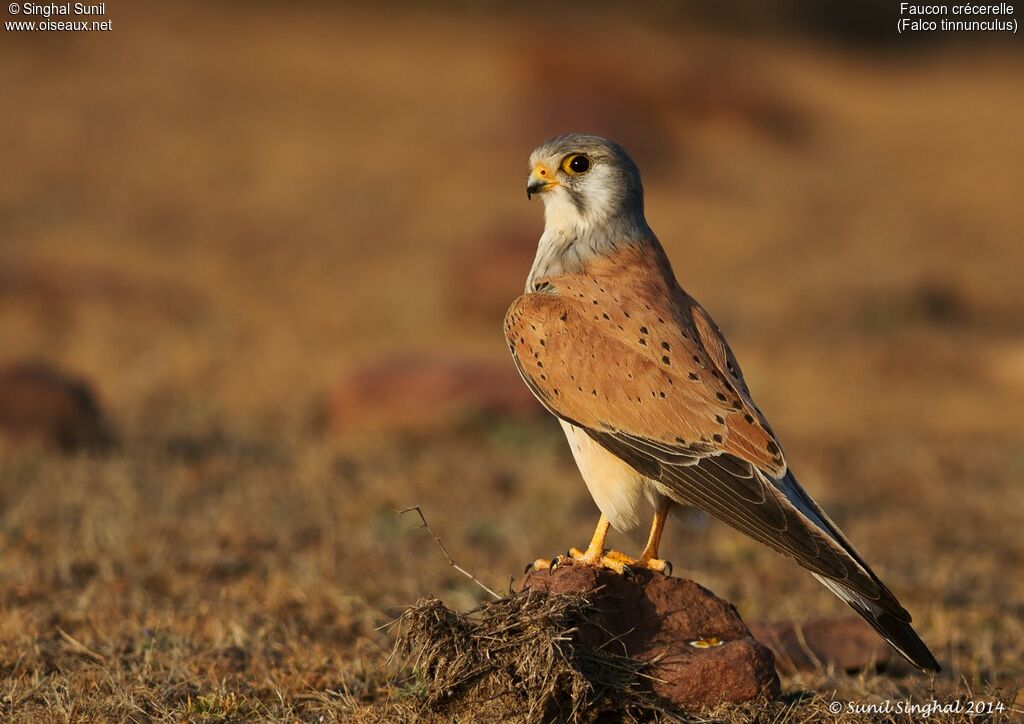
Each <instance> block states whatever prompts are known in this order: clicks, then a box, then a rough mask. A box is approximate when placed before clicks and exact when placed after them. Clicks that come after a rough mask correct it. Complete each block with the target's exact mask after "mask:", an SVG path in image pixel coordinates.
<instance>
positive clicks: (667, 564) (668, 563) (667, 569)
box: [663, 561, 672, 578]
mask: <svg viewBox="0 0 1024 724" xmlns="http://www.w3.org/2000/svg"><path fill="white" fill-rule="evenodd" d="M663 573H664V574H665V575H666V576H668V577H669V578H671V577H672V561H665V570H664V571H663Z"/></svg>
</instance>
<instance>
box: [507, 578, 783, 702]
mask: <svg viewBox="0 0 1024 724" xmlns="http://www.w3.org/2000/svg"><path fill="white" fill-rule="evenodd" d="M520 587H521V588H531V589H533V590H536V591H546V592H548V593H553V594H560V593H584V594H586V596H587V598H588V600H589V601H590V602H591V603H592V604H593V607H594V610H595V615H594V617H593V618H591V620H590V622H589V624H588V625H584V626H581V627H580V628H579V630H578V632H577V634H576V636H577V637H578V640H579V641H580V642H581V643H583V644H586V645H590V646H601V645H608V646H615V647H617V649H620V650H621V651H622V652H623V653H624V654H625V655H627V656H629V657H630V658H632V659H634V660H636V661H644V662H649V666H648V668H647V669H645V671H644V673H645V675H646V676H649V677H651V678H650V679H646V678H645V679H644V680H643V684H645V685H649V686H650V689H651V691H653V692H654V693H655V694H657V695H658V696H660V697H662V698H664V699H666V700H667V701H669V702H671V703H673V704H675V705H677V706H680V707H683V708H686V709H696V708H704V707H711V706H716V705H718V704H722V703H738V702H742V701H750V700H752V699H759V698H776V697H778V696H779V678H778V675H777V674H776V673H775V665H774V661H773V658H772V653H771V651H770V650H769V649H768V648H767V647H766V646H764V645H763V644H761V643H759V642H758V641H757V640H755V639H754V637H753V636H751V634H750V630H749V629H748V628H747V627H746V626H745V625H744V623H743V620H742V619H741V618H740V615H739V613H737V611H736V608H735V606H733V605H732V604H731V603H728V602H726V601H723V600H722V599H720V598H718V597H717V596H715V595H714V594H713V593H711V592H710V591H708V590H707V589H706V588H703V587H702V586H700V585H698V584H696V583H694V582H693V581H688V580H686V579H682V578H671V577H669V576H664V575H661V574H655V573H650V572H646V571H643V572H639V573H636V574H634V575H631V576H628V577H627V576H622V575H619V574H616V573H613V572H611V571H607V570H601V569H596V568H589V567H584V566H573V565H566V566H562V567H560V568H557V569H555V570H554V571H534V572H531V573H529V574H527V575H526V576H525V577H524V578H523V580H522V581H521V582H520Z"/></svg>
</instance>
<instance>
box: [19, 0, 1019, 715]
mask: <svg viewBox="0 0 1024 724" xmlns="http://www.w3.org/2000/svg"><path fill="white" fill-rule="evenodd" d="M105 17H106V18H107V19H111V20H113V30H112V31H111V32H107V33H58V32H49V33H39V32H36V33H29V32H21V33H16V32H5V33H4V34H3V36H2V38H0V67H2V68H3V72H2V73H0V98H2V99H3V110H2V111H0V139H2V140H0V143H2V148H3V154H2V162H0V163H2V167H3V173H2V174H0V555H2V560H3V565H2V566H0V596H2V599H3V605H2V608H0V680H2V681H3V686H2V688H3V691H4V692H5V693H4V698H3V701H0V707H6V709H4V710H5V711H8V712H21V713H26V712H28V713H31V712H37V713H39V712H43V711H46V712H48V713H49V715H53V716H58V717H60V716H67V717H74V716H75V715H76V714H77V715H81V714H83V713H89V712H91V713H93V714H97V713H99V712H104V713H110V712H113V713H115V714H116V715H118V716H137V715H140V712H141V713H145V714H146V715H148V716H192V717H203V716H210V717H217V716H221V715H224V716H225V717H227V718H233V717H239V718H246V717H248V716H262V717H270V718H278V717H279V718H283V719H287V718H289V717H293V716H296V717H303V716H307V715H310V714H311V713H316V712H321V713H326V714H327V715H330V716H335V717H339V716H340V717H347V716H352V715H354V713H357V712H362V713H363V714H365V713H366V711H367V709H366V707H368V706H373V705H375V704H379V702H380V701H381V700H382V699H386V697H387V696H388V692H390V691H391V690H392V689H393V688H394V682H392V681H391V680H390V679H389V678H388V675H387V673H386V672H385V670H383V669H382V668H381V662H382V661H383V659H384V658H386V655H387V652H388V651H389V650H390V640H389V638H388V635H387V633H386V632H384V631H379V630H377V628H376V627H377V626H380V625H381V624H383V623H386V622H387V621H388V620H390V619H391V618H393V617H394V616H395V615H396V613H397V612H398V611H400V610H401V607H402V606H404V605H408V604H409V603H411V602H413V601H415V600H416V599H417V598H418V597H420V596H422V595H426V594H427V593H428V592H435V593H437V594H438V595H440V596H441V597H442V598H443V599H444V600H445V601H446V602H447V603H449V605H452V606H455V607H462V608H466V607H469V606H472V605H475V603H476V602H477V601H479V600H481V598H482V597H485V596H486V594H483V592H482V591H481V590H480V589H479V588H477V587H476V586H475V585H474V584H473V583H472V582H471V581H469V580H467V579H465V578H463V577H462V576H460V575H459V574H458V573H457V572H456V571H454V570H452V569H451V568H450V567H449V566H448V564H447V562H446V561H445V558H444V556H443V554H442V552H441V551H440V550H439V549H438V548H437V547H436V545H435V544H434V543H433V541H432V540H431V539H430V537H429V535H428V534H427V533H426V531H423V530H419V529H417V525H418V523H419V521H418V519H415V520H414V519H410V517H409V516H404V517H403V516H400V515H399V514H397V513H396V511H397V510H398V509H401V508H405V507H406V506H410V505H420V506H422V510H423V512H424V514H425V515H426V517H427V519H428V520H429V521H430V524H431V527H432V528H433V530H434V532H435V533H437V534H438V535H439V536H440V537H441V538H442V539H443V540H444V541H445V543H446V545H447V547H448V549H449V550H450V552H451V553H452V555H453V556H454V557H455V558H456V560H457V561H458V562H459V563H460V564H461V565H462V566H464V567H466V568H468V569H469V570H471V571H472V572H473V573H474V574H475V575H476V576H477V577H479V578H481V579H482V580H484V581H486V582H487V583H488V584H489V585H490V586H491V587H493V588H499V589H502V590H506V589H507V587H508V584H509V580H510V577H514V576H517V575H518V574H519V572H520V571H521V570H522V566H523V564H524V563H525V562H526V561H528V560H532V559H534V558H536V557H537V556H547V555H553V554H555V553H559V552H561V551H563V550H564V549H565V548H566V547H567V546H569V545H579V544H581V543H584V542H585V541H586V540H587V536H589V534H590V532H591V530H592V525H593V522H594V520H595V519H596V515H597V511H596V508H595V507H594V505H593V503H592V502H591V500H590V498H589V496H588V494H587V492H586V489H585V487H584V485H583V483H582V481H581V479H580V478H579V475H578V473H577V471H576V469H575V466H574V465H573V463H572V460H571V457H570V455H569V452H568V448H567V446H566V445H565V442H564V439H563V438H562V436H561V433H560V431H559V430H558V426H557V424H556V423H555V422H554V421H553V419H550V418H549V417H547V416H546V414H545V413H544V412H543V410H542V409H541V408H540V406H539V405H538V404H537V403H535V402H534V401H533V399H532V397H531V396H530V395H529V393H528V391H527V390H526V388H525V386H523V385H522V383H521V382H520V380H519V378H518V375H517V374H516V372H515V369H514V366H513V364H512V362H511V360H510V359H509V358H508V355H507V351H506V349H505V346H504V340H503V336H502V332H501V322H502V317H503V315H504V311H505V309H506V308H507V307H508V305H509V304H510V303H511V301H512V300H513V299H514V298H515V296H516V295H517V294H518V293H519V292H520V291H521V288H522V285H523V282H524V280H525V277H526V274H527V272H528V269H529V266H530V263H531V261H532V258H533V253H534V249H535V244H536V240H537V238H538V237H539V235H540V232H541V229H542V226H543V219H542V212H541V208H540V203H539V202H538V201H537V200H536V199H535V200H534V201H533V202H532V203H528V202H527V200H526V198H525V194H524V192H523V189H524V183H525V181H524V180H525V177H526V173H527V167H526V160H527V157H528V155H529V153H530V151H531V150H532V149H533V148H534V146H536V145H537V144H538V143H539V142H540V141H542V140H544V139H546V138H548V137H550V136H553V135H557V134H559V133H562V132H565V131H569V130H579V131H587V132H593V133H599V134H602V135H607V136H609V137H611V138H613V139H616V140H618V141H619V142H620V143H622V144H623V145H624V146H625V147H626V148H627V150H629V151H630V152H631V154H632V155H633V157H634V158H635V159H636V161H637V163H638V164H639V166H640V169H641V171H642V173H643V175H644V182H645V186H646V190H647V210H648V219H649V221H650V223H651V225H652V227H653V228H654V229H655V231H656V232H657V234H658V235H659V237H660V239H661V241H662V242H663V244H664V245H665V247H666V249H667V251H668V254H669V256H670V257H671V259H672V261H673V264H674V267H675V270H676V273H677V275H678V277H679V279H680V282H681V284H682V285H683V287H684V288H685V289H687V291H689V292H690V293H691V294H692V295H694V296H695V297H696V298H698V299H699V300H701V301H702V303H703V304H704V306H705V307H706V308H707V309H708V310H709V311H710V312H711V313H712V314H713V315H714V316H715V318H716V320H717V321H718V323H719V325H720V326H721V327H722V328H723V329H724V331H725V332H726V334H727V335H728V336H729V339H730V340H731V343H732V346H733V349H734V350H735V352H736V353H737V355H738V357H739V359H740V360H741V363H742V365H743V367H744V371H745V373H746V376H747V380H748V382H749V383H750V387H751V389H752V390H753V393H754V395H755V398H756V399H757V401H758V402H759V403H760V406H761V408H762V409H763V411H764V412H765V414H766V415H767V417H768V419H769V420H771V422H772V424H773V426H774V428H775V430H776V432H777V433H778V435H779V436H780V438H781V440H782V441H783V444H784V445H785V447H786V451H787V454H788V457H789V459H790V461H791V464H792V466H793V467H794V469H795V470H796V471H797V473H798V475H799V476H800V477H801V479H802V480H803V481H804V485H805V486H806V487H807V488H808V489H809V490H810V492H811V493H812V495H814V496H815V497H816V498H817V499H818V501H819V502H820V503H821V504H822V505H823V506H824V507H825V508H826V510H828V511H829V512H830V513H831V514H832V516H833V517H834V518H835V519H836V520H837V521H838V522H839V524H840V525H841V526H843V528H844V529H845V530H846V532H847V534H848V535H849V537H850V538H851V539H852V540H853V541H854V542H855V543H856V544H857V545H858V547H859V548H860V550H861V552H862V553H863V554H864V555H865V557H866V558H867V559H868V560H869V561H871V562H872V563H873V564H874V566H875V568H876V570H877V571H878V573H879V574H880V575H881V576H882V577H883V578H884V579H885V580H886V581H887V582H889V584H890V586H891V587H892V588H893V590H894V591H895V592H896V593H897V595H899V596H900V598H901V599H902V600H903V602H904V604H905V605H906V606H907V608H909V609H910V610H911V611H912V612H913V614H914V616H915V621H916V622H918V623H919V626H918V628H919V631H920V632H921V633H922V636H923V637H924V638H925V640H926V641H928V643H929V644H930V645H931V646H932V648H933V650H934V651H935V653H936V655H937V656H938V658H939V659H940V661H941V662H942V663H943V665H944V666H945V668H946V671H945V673H944V674H943V675H942V676H941V677H940V679H939V680H938V684H937V686H938V687H939V688H938V691H939V692H940V693H942V695H943V696H947V697H951V696H955V695H959V694H963V693H964V692H966V691H973V692H975V693H979V692H989V693H990V694H991V695H992V696H994V697H1001V698H1002V700H1003V701H1005V702H1006V703H1007V704H1009V703H1010V701H1011V700H1012V698H1013V696H1014V692H1016V690H1017V689H1018V688H1019V687H1020V682H1021V677H1022V675H1024V665H1022V652H1024V630H1022V629H1024V627H1022V624H1021V620H1022V614H1024V608H1022V601H1024V533H1022V526H1024V488H1022V486H1021V484H1020V483H1021V478H1022V475H1024V445H1022V439H1024V438H1022V433H1024V407H1022V404H1024V292H1022V286H1021V284H1022V282H1021V270H1022V269H1024V244H1022V241H1024V239H1022V227H1021V191H1022V184H1021V180H1022V175H1021V161H1022V159H1024V136H1022V135H1021V133H1020V129H1021V128H1022V127H1024V85H1022V84H1021V82H1020V78H1021V72H1022V70H1024V56H1022V54H1021V52H1020V43H1019V41H1018V40H1017V39H1016V38H1015V37H1013V36H1003V35H997V34H992V33H989V34H976V35H964V34H961V35H952V34H941V35H940V34H933V35H932V36H931V37H929V38H925V39H920V38H910V37H908V36H899V35H897V34H896V32H895V27H894V25H895V22H896V18H897V17H898V3H888V2H868V3H848V4H846V5H845V6H844V5H841V4H839V3H830V4H824V5H823V4H821V3H813V2H800V1H795V0H794V1H791V2H784V3H773V4H772V6H771V9H769V6H767V5H763V4H761V3H753V2H741V1H737V2H724V3H715V4H714V6H713V8H712V7H711V6H709V5H707V4H703V3H696V2H691V3H679V4H676V3H668V2H649V3H639V4H636V5H633V6H630V8H629V9H625V8H624V7H623V6H620V5H618V4H615V3H582V2H581V3H567V4H558V3H542V4H532V5H529V6H524V5H521V4H503V3H502V4H498V3H486V4H474V3H462V4H459V3H456V4H454V5H449V6H446V9H445V10H443V11H442V10H440V9H439V8H438V9H432V8H430V9H428V8H427V7H425V6H418V5H412V4H394V5H390V4H373V3H359V4H352V5H336V4H333V3H326V2H324V3H306V4H303V5H301V6H300V5H298V4H287V5H286V4H284V3H279V2H269V1H266V2H252V3H239V2H221V3H190V2H183V3H174V4H166V3H165V4H160V3H153V2H132V3H128V2H107V3H106V16H105ZM5 19H9V18H5ZM615 542H616V543H618V544H619V545H623V546H625V547H626V548H627V550H631V549H632V546H633V545H634V543H632V542H630V541H628V540H624V539H618V540H616V541H615ZM666 545H667V548H666V550H665V551H664V553H665V557H667V558H669V559H670V560H672V561H673V562H674V563H675V567H676V571H677V574H680V575H684V576H687V577H693V578H696V579H697V580H698V581H700V582H701V583H703V584H704V585H706V586H708V587H709V588H711V589H712V590H714V591H715V592H716V593H718V594H719V595H721V596H724V597H726V598H729V599H730V600H732V601H733V602H735V603H736V604H737V606H738V607H739V610H740V611H741V613H742V614H743V616H744V617H745V619H747V620H753V621H776V620H792V619H797V620H800V619H806V618H810V617H815V616H840V615H845V613H846V612H845V610H844V609H843V607H842V604H841V603H840V602H838V601H837V600H835V599H834V598H833V597H832V596H831V595H830V594H829V593H828V592H827V591H825V590H824V589H823V588H822V587H821V586H820V585H819V584H818V583H817V582H816V581H814V580H813V578H812V577H811V576H809V575H806V573H805V572H804V571H802V570H801V569H799V568H798V567H797V566H795V565H793V564H791V563H789V562H788V561H785V560H783V559H781V558H779V557H778V556H776V555H775V554H774V553H772V552H770V551H768V550H766V549H763V548H761V547H759V546H758V545H757V544H755V543H753V542H750V541H748V540H746V539H744V538H742V537H741V536H739V535H738V534H735V533H733V532H732V531H731V530H729V529H727V528H725V527H724V526H721V525H719V524H717V523H714V522H711V523H707V522H701V521H695V522H694V523H693V524H692V525H691V526H689V527H687V526H676V527H674V528H673V529H672V530H670V532H669V534H668V540H667V544H666ZM784 683H785V684H786V687H787V691H790V692H793V691H809V692H811V694H810V695H812V696H813V695H814V693H815V692H823V691H826V690H832V689H837V688H838V689H840V690H842V691H847V692H854V693H856V694H857V695H859V696H863V697H869V696H883V695H890V694H892V693H894V692H901V693H911V694H914V695H917V694H921V695H922V696H923V695H924V693H927V692H928V689H927V686H928V683H927V682H925V681H922V680H920V679H915V678H913V677H909V678H899V677H887V678H882V677H876V676H874V675H870V676H869V675H860V676H859V677H844V676H843V675H842V674H841V673H840V674H837V673H835V672H822V671H819V672H812V673H805V674H801V675H799V676H798V677H796V678H790V679H787V680H786V681H785V682H784ZM830 687H831V688H830ZM932 693H933V694H934V693H935V692H934V691H932ZM851 695H853V694H851ZM33 707H38V708H33Z"/></svg>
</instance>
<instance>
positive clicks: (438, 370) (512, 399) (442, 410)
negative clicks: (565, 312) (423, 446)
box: [325, 355, 543, 433]
mask: <svg viewBox="0 0 1024 724" xmlns="http://www.w3.org/2000/svg"><path fill="white" fill-rule="evenodd" d="M542 412H543V408H542V407H541V406H540V403H538V402H537V401H536V399H534V397H533V395H532V394H531V393H530V391H529V389H527V387H526V385H524V384H523V382H522V380H521V379H520V378H519V374H518V373H517V372H516V368H515V365H514V364H513V362H512V360H511V359H508V360H483V359H468V358H461V357H451V356H445V355H424V356H419V357H417V356H413V355H403V356H399V357H392V358H389V359H384V360H380V361H377V362H373V363H371V364H368V365H365V366H363V367H361V368H359V369H356V370H354V371H353V372H351V373H350V374H348V375H346V376H345V377H344V378H343V379H342V380H341V381H340V382H339V383H338V384H337V385H336V386H335V388H334V390H333V391H332V392H331V393H330V395H329V397H328V399H327V404H326V406H325V424H326V427H327V428H328V429H330V430H332V431H334V432H339V433H348V432H356V431H358V432H409V433H424V432H436V431H439V430H444V429H448V428H451V427H454V426H457V425H458V424H460V423H463V422H465V421H466V420H468V419H471V418H473V417H476V416H481V415H485V416H498V417H506V418H515V419H523V418H528V417H533V416H537V415H538V414H539V413H542Z"/></svg>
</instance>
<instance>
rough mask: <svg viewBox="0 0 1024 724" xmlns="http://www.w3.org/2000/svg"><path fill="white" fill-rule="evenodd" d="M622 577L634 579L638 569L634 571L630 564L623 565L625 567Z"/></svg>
mask: <svg viewBox="0 0 1024 724" xmlns="http://www.w3.org/2000/svg"><path fill="white" fill-rule="evenodd" d="M622 575H623V576H625V577H626V578H632V577H633V576H635V575H636V569H634V568H633V566H631V565H629V564H623V566H622Z"/></svg>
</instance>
